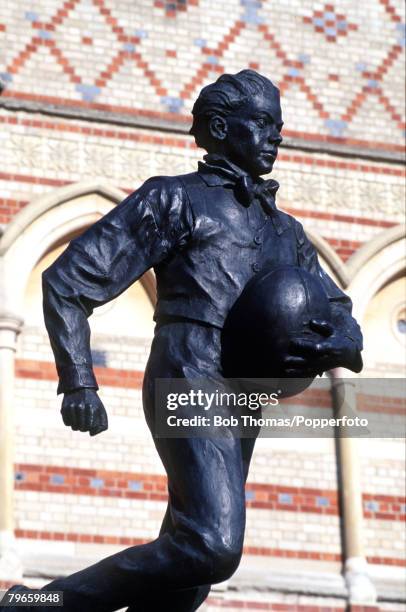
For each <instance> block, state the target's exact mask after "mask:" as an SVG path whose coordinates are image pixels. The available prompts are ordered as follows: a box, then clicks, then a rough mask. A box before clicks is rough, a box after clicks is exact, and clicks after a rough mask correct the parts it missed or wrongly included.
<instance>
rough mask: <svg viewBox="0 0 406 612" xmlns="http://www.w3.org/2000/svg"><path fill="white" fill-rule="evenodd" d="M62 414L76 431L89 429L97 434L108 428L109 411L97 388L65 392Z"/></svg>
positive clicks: (64, 420) (93, 433)
mask: <svg viewBox="0 0 406 612" xmlns="http://www.w3.org/2000/svg"><path fill="white" fill-rule="evenodd" d="M61 414H62V419H63V422H64V423H65V425H66V426H67V427H72V429H73V430H74V431H88V432H89V433H90V435H91V436H95V435H96V434H98V433H101V432H102V431H105V430H106V429H107V428H108V419H107V412H106V409H105V407H104V406H103V403H102V401H101V399H100V398H99V396H98V395H97V391H96V390H95V389H78V390H76V391H72V392H70V393H65V395H64V398H63V401H62V408H61Z"/></svg>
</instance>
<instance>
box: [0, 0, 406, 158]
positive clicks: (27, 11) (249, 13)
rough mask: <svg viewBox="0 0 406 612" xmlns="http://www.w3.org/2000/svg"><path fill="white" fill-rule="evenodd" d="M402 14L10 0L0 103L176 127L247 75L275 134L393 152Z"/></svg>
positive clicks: (392, 6) (400, 117) (245, 1)
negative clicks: (230, 76)
mask: <svg viewBox="0 0 406 612" xmlns="http://www.w3.org/2000/svg"><path fill="white" fill-rule="evenodd" d="M403 11H404V7H403V3H401V2H399V1H398V0H371V2H370V3H369V4H368V6H366V5H364V3H355V2H349V1H348V0H346V2H343V3H339V4H338V3H337V4H336V5H335V4H316V5H315V4H314V3H311V2H310V1H309V0H305V1H303V2H299V0H292V2H291V3H289V6H287V5H286V3H282V2H281V1H278V2H271V1H270V0H226V1H225V2H224V3H222V4H220V5H219V4H218V3H216V2H214V0H173V1H172V0H165V1H164V0H155V1H154V2H153V3H151V2H149V1H148V2H147V0H141V1H140V2H139V3H137V6H135V5H134V3H133V2H131V1H130V0H123V1H122V2H116V1H114V0H65V1H63V0H53V1H52V2H51V0H39V1H38V2H37V3H36V4H35V10H32V8H31V7H27V4H26V2H25V1H24V0H16V2H15V3H13V8H12V10H11V5H10V4H6V5H5V7H3V8H1V9H0V44H1V45H2V47H4V53H2V54H1V58H2V60H1V64H0V79H1V81H2V82H3V83H4V84H5V85H6V91H5V93H4V94H3V95H8V96H11V97H13V96H15V97H20V98H26V99H35V100H44V101H51V102H52V103H56V104H61V105H66V104H70V103H73V104H79V105H85V106H86V105H87V106H89V105H90V106H94V107H96V108H97V107H99V108H105V109H112V110H113V109H114V110H118V111H119V110H122V111H123V112H131V113H142V114H145V113H147V114H151V115H162V116H165V117H169V118H171V117H172V118H173V119H175V120H178V121H188V117H189V113H190V109H191V106H192V104H193V101H194V98H195V97H196V94H197V93H198V91H199V90H200V89H201V87H203V86H204V85H205V84H207V83H208V82H210V81H212V80H213V79H215V78H216V77H217V76H218V75H219V74H221V73H222V72H224V71H236V70H240V69H242V68H245V67H248V66H250V67H252V68H254V69H257V70H260V71H262V72H264V73H265V74H268V75H269V76H270V77H271V78H273V80H274V81H275V82H276V83H277V84H278V86H279V87H280V88H281V91H282V94H283V96H284V108H285V113H286V116H285V125H286V129H287V130H290V131H292V132H301V133H304V132H309V133H312V134H316V135H318V136H319V137H320V136H321V137H328V138H332V139H338V140H346V139H348V140H351V139H352V140H360V141H363V142H369V141H373V142H375V143H376V142H389V143H393V144H394V145H396V146H398V147H399V146H401V145H402V144H403V130H404V129H405V121H404V96H403V93H402V91H403V88H402V87H401V85H400V83H401V81H402V79H403V68H404V58H403V49H404V44H405V34H404V31H405V30H404V15H403ZM376 21H379V26H380V27H379V31H377V29H376V27H372V25H373V24H375V25H376Z"/></svg>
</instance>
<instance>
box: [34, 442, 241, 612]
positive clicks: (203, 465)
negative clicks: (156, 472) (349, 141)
mask: <svg viewBox="0 0 406 612" xmlns="http://www.w3.org/2000/svg"><path fill="white" fill-rule="evenodd" d="M155 443H156V446H157V449H158V452H159V454H160V456H161V459H162V461H163V463H164V466H165V468H166V471H167V473H168V489H169V501H170V506H171V518H172V522H173V532H172V533H164V534H163V535H162V536H160V537H159V538H157V540H155V541H154V542H151V543H149V544H144V545H142V546H134V547H131V548H128V549H126V550H123V551H121V552H119V553H117V554H115V555H112V556H110V557H108V558H106V559H103V560H102V561H100V562H99V563H96V564H95V565H92V566H91V567H88V568H86V569H84V570H82V571H79V572H77V573H75V574H72V575H71V576H68V577H66V578H61V579H57V580H55V581H53V582H51V583H50V584H49V585H46V587H44V589H45V590H62V591H64V602H65V606H64V609H65V610H66V611H67V612H82V611H83V612H88V611H89V610H92V612H109V611H112V610H116V609H119V608H121V607H124V606H126V605H127V606H135V605H136V604H137V599H140V598H141V597H142V598H145V597H148V593H153V592H155V593H156V592H157V590H158V589H159V591H160V592H168V591H173V590H177V589H189V588H193V587H200V586H204V585H208V584H213V583H216V582H222V581H223V580H226V579H227V578H229V577H230V576H231V575H232V574H233V573H234V571H235V570H236V568H237V566H238V564H239V561H240V557H241V553H242V545H243V537H244V527H245V495H244V468H243V458H242V450H241V440H239V439H236V438H233V437H228V438H218V439H202V438H185V439H155ZM165 609H166V610H167V611H168V612H169V608H168V607H167V606H166V607H165ZM173 612H178V610H177V609H176V610H175V609H174V610H173Z"/></svg>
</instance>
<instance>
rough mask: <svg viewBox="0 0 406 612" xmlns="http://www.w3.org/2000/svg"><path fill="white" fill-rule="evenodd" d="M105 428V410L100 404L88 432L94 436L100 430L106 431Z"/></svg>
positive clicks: (106, 425) (106, 422)
mask: <svg viewBox="0 0 406 612" xmlns="http://www.w3.org/2000/svg"><path fill="white" fill-rule="evenodd" d="M106 429H108V418H107V412H106V411H105V409H104V407H103V406H100V407H99V409H98V411H97V415H96V416H95V420H94V422H93V425H92V427H91V428H89V433H90V435H91V436H96V435H97V434H99V433H101V432H102V431H106Z"/></svg>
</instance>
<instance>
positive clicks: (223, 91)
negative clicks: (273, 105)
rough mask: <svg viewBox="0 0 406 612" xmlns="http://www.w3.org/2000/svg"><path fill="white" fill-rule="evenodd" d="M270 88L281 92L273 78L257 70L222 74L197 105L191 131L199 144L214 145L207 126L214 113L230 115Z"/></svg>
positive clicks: (204, 92) (205, 88)
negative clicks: (270, 78)
mask: <svg viewBox="0 0 406 612" xmlns="http://www.w3.org/2000/svg"><path fill="white" fill-rule="evenodd" d="M266 90H268V91H269V90H271V91H272V93H273V95H275V92H278V89H277V88H276V87H275V85H274V84H273V83H272V81H270V80H269V79H267V78H266V77H264V76H262V75H261V74H259V73H258V72H255V70H241V72H238V73H237V74H222V75H221V77H219V78H218V79H217V81H215V83H211V84H210V85H207V86H206V87H204V88H203V89H202V91H201V92H200V94H199V97H198V98H197V100H196V102H195V103H194V105H193V109H192V115H193V124H192V127H191V129H190V131H189V134H192V136H194V138H195V142H196V144H197V146H198V147H202V148H203V149H206V150H209V148H210V141H211V139H210V135H209V132H208V129H207V127H208V123H209V120H210V118H211V117H213V116H214V115H220V116H222V117H226V116H227V115H229V114H231V113H232V112H234V111H236V110H238V109H239V108H240V107H241V106H244V104H245V103H246V102H248V101H249V100H250V98H252V96H255V95H258V94H263V93H264V92H265V91H266ZM278 93H279V92H278Z"/></svg>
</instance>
